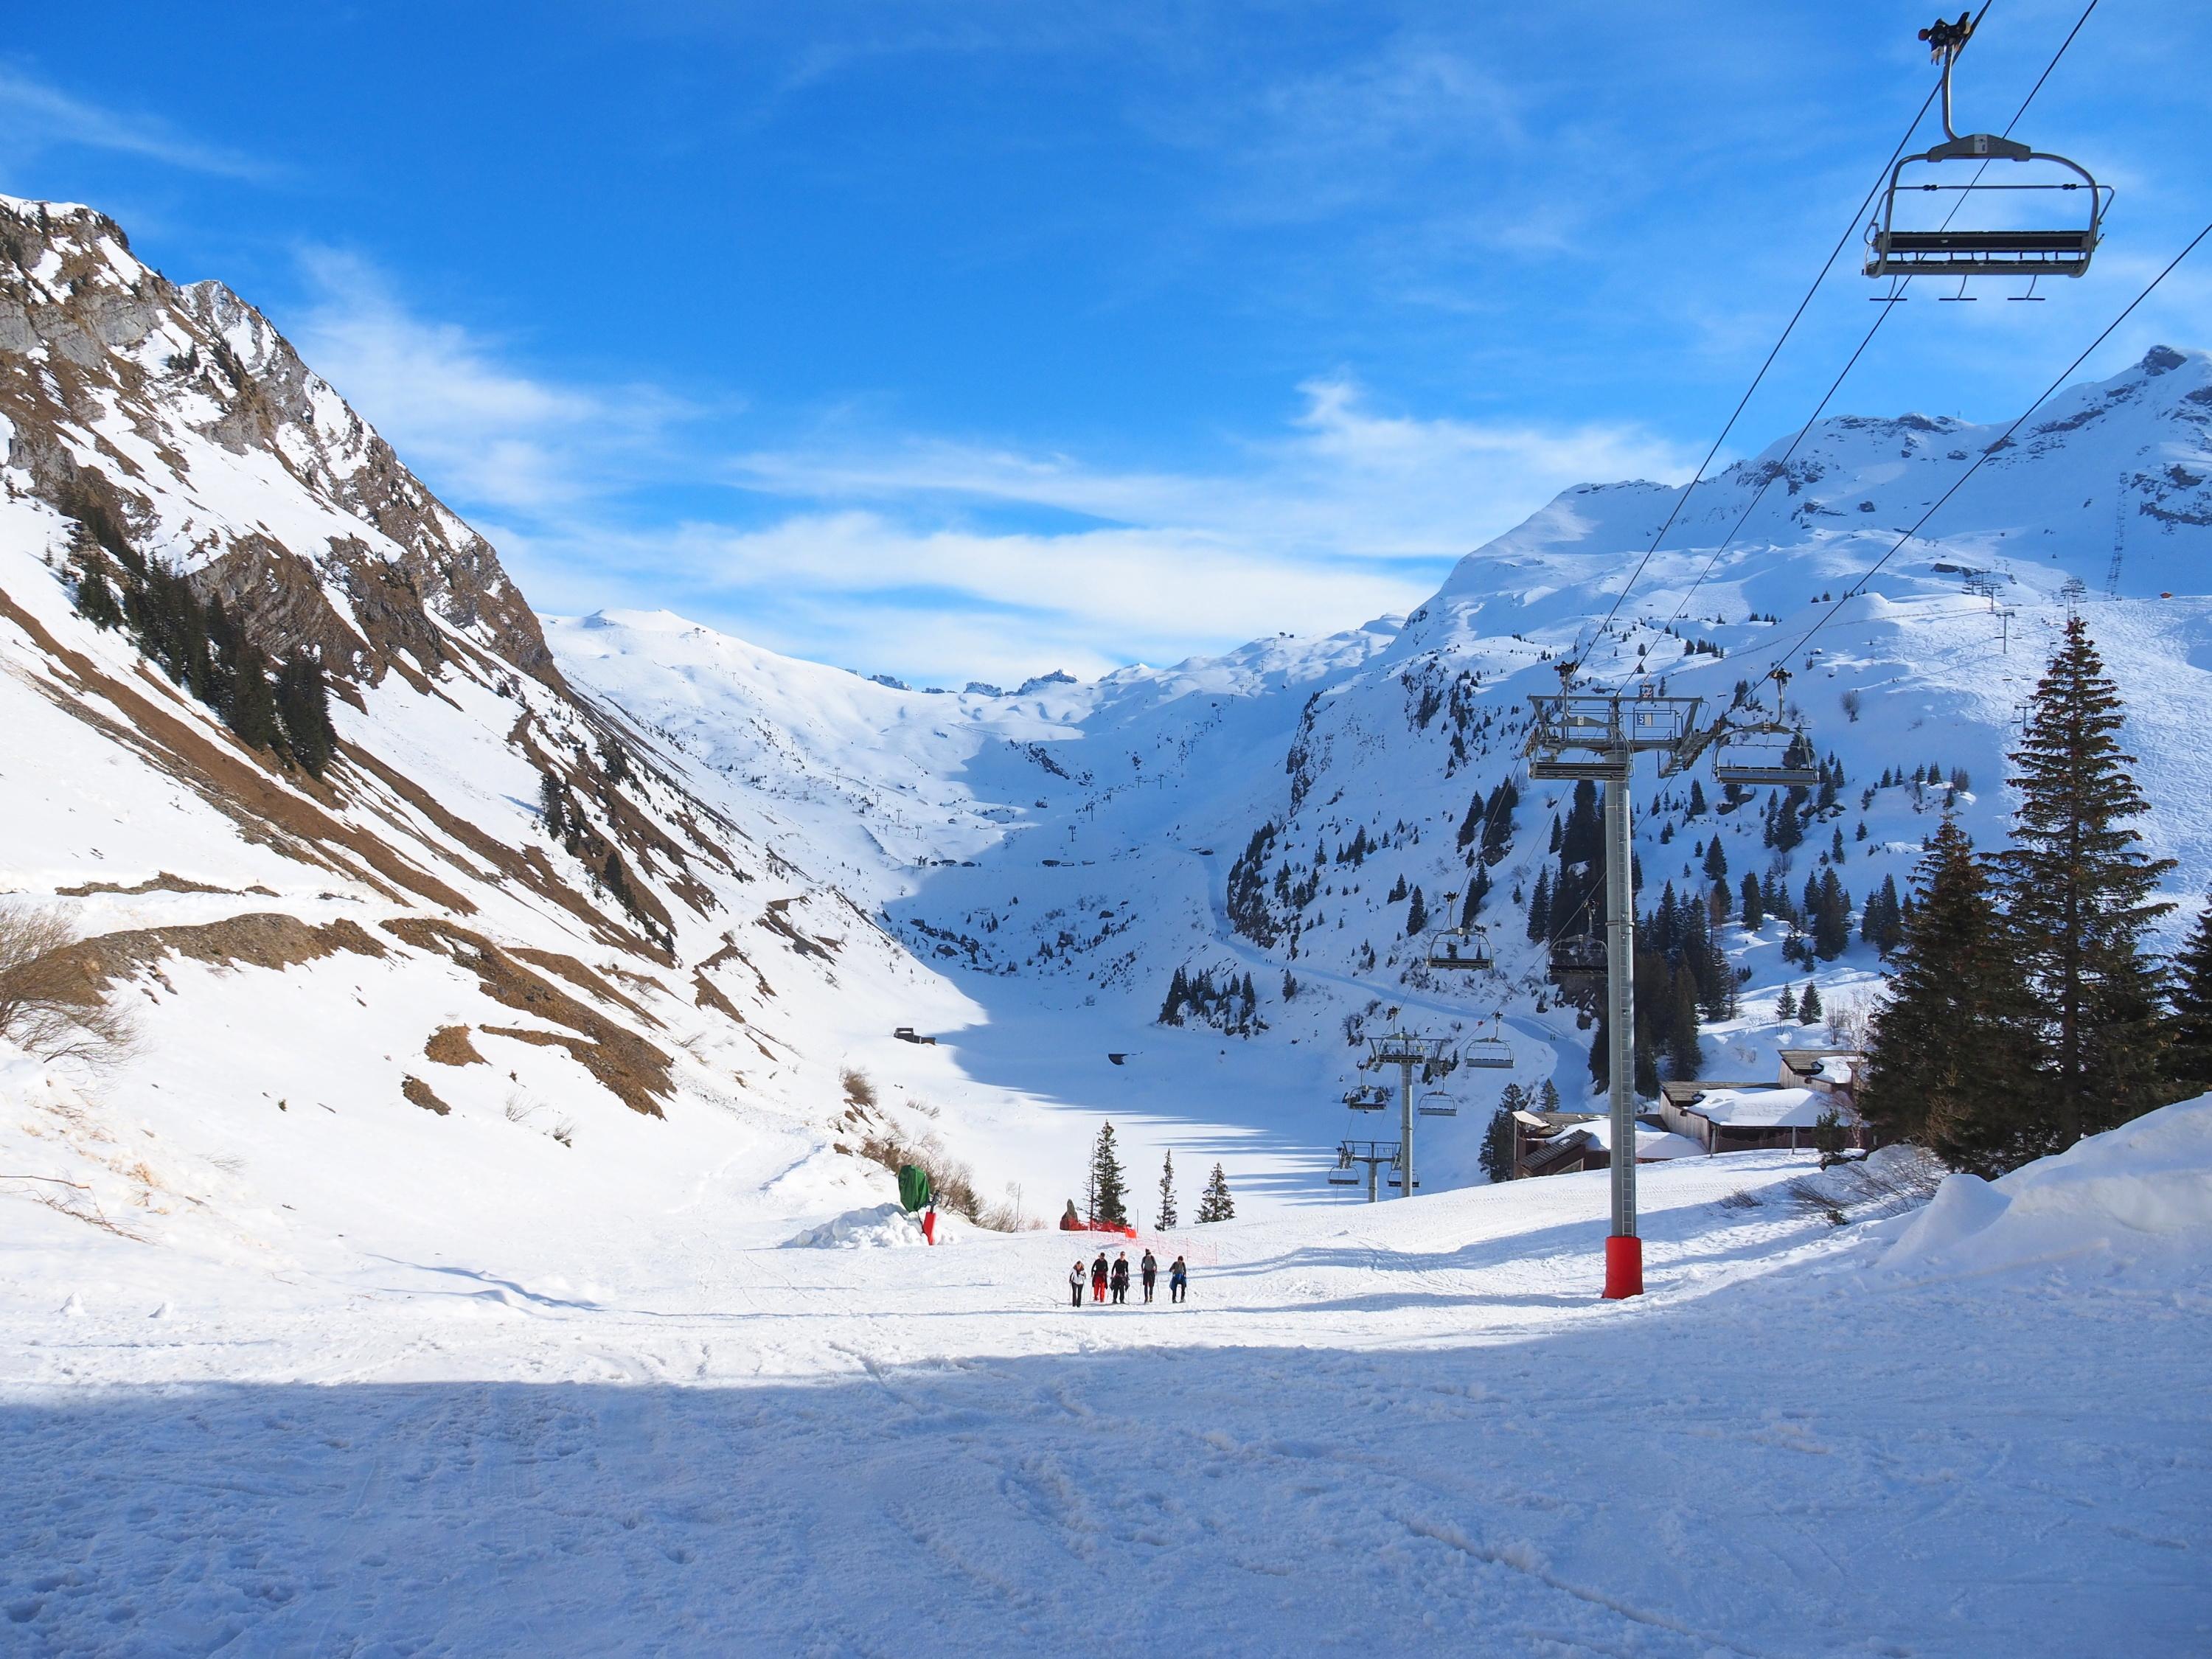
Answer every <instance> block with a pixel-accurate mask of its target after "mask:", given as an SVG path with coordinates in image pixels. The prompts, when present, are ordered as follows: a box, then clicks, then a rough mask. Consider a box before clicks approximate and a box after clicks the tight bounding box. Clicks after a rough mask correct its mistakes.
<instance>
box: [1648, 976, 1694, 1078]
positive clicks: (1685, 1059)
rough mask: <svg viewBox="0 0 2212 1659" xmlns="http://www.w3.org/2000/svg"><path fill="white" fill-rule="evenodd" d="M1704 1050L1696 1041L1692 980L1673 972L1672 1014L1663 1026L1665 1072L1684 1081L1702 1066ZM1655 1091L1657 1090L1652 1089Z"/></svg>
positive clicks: (1692, 1076)
mask: <svg viewBox="0 0 2212 1659" xmlns="http://www.w3.org/2000/svg"><path fill="white" fill-rule="evenodd" d="M1704 1069H1705V1054H1704V1052H1703V1050H1701V1049H1700V1048H1699V1045H1698V998H1697V986H1696V981H1694V980H1692V978H1691V976H1690V975H1689V974H1688V973H1686V972H1683V971H1679V970H1678V971H1677V972H1676V974H1675V975H1674V1019H1673V1021H1672V1023H1671V1024H1669V1025H1668V1030H1667V1075H1668V1077H1670V1078H1673V1079H1674V1080H1675V1081H1677V1082H1687V1081H1689V1080H1690V1079H1692V1078H1695V1077H1696V1076H1697V1075H1698V1073H1699V1072H1700V1071H1702V1070H1704ZM1652 1092H1653V1093H1654V1094H1656V1093H1657V1092H1658V1091H1657V1090H1656V1089H1654V1090H1653V1091H1652Z"/></svg>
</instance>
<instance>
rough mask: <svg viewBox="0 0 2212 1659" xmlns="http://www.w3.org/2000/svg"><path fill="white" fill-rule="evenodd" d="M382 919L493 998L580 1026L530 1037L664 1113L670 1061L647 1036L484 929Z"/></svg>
mask: <svg viewBox="0 0 2212 1659" xmlns="http://www.w3.org/2000/svg"><path fill="white" fill-rule="evenodd" d="M382 925H383V927H384V929H385V931H386V933H390V934H392V937H393V938H395V939H401V940H403V941H404V942H405V943H407V944H409V945H413V946H415V947H416V949H417V950H422V951H437V952H438V953H440V954H441V955H443V956H447V957H452V958H453V961H455V962H457V963H459V964H460V965H461V966H462V967H464V968H466V969H469V970H470V971H471V973H473V974H475V975H476V976H477V983H478V984H479V985H481V986H482V987H483V992H484V994H485V995H486V996H488V997H489V998H491V1000H493V1001H495V1002H497V1003H500V1004H501V1005H503V1006H507V1007H509V1008H513V1009H515V1010H517V1011H518V1012H522V1013H527V1014H533V1015H535V1016H537V1017H538V1018H540V1019H544V1020H550V1021H551V1022H552V1023H553V1024H556V1025H565V1026H567V1027H568V1029H569V1030H572V1031H574V1032H576V1033H577V1034H578V1036H580V1038H582V1039H583V1040H582V1041H581V1042H571V1041H569V1040H568V1039H567V1038H564V1037H560V1036H556V1035H554V1034H552V1033H539V1034H538V1036H534V1037H531V1038H528V1039H525V1040H526V1041H531V1042H540V1041H543V1042H558V1043H560V1044H561V1045H562V1047H564V1048H568V1051H569V1052H570V1053H571V1054H574V1055H575V1056H576V1059H577V1060H579V1061H580V1063H581V1064H582V1065H583V1066H584V1068H585V1069H586V1071H588V1072H590V1073H591V1074H592V1076H593V1077H594V1078H596V1079H598V1080H599V1085H600V1086H601V1087H603V1088H605V1090H606V1091H608V1092H609V1093H611V1094H612V1095H613V1096H614V1097H616V1098H617V1099H618V1100H620V1101H621V1102H622V1103H623V1105H625V1106H627V1107H629V1109H630V1110H632V1111H634V1112H641V1113H643V1114H644V1115H646V1116H647V1117H659V1116H661V1115H662V1112H661V1109H660V1102H661V1101H662V1100H664V1099H665V1098H666V1097H668V1095H669V1094H670V1093H671V1091H672V1088H673V1085H671V1082H670V1081H669V1076H668V1068H669V1066H670V1065H671V1060H670V1058H669V1056H668V1055H666V1054H663V1053H662V1052H661V1051H660V1050H659V1049H658V1048H654V1047H653V1044H651V1043H650V1042H647V1041H646V1040H645V1039H644V1038H643V1037H641V1036H638V1035H637V1034H636V1033H635V1032H634V1031H629V1030H624V1029H623V1027H621V1026H619V1025H617V1024H615V1023H614V1022H613V1021H612V1020H611V1019H609V1018H606V1017H605V1015H603V1014H601V1013H599V1012H596V1011H595V1010H593V1009H592V1008H590V1007H588V1006H586V1005H585V1004H583V1003H581V1002H579V1001H578V1000H576V999H575V998H574V997H572V996H570V995H569V994H568V993H567V992H566V991H563V990H562V989H561V988H560V987H558V986H556V985H555V984H553V983H552V981H550V980H547V979H544V978H541V977H540V976H539V975H537V974H534V973H532V972H531V971H530V969H527V968H526V967H524V966H523V965H522V964H521V963H519V962H517V961H516V960H515V959H514V957H513V956H511V955H509V954H508V953H507V951H503V950H501V948H500V947H499V946H498V945H494V944H493V943H492V942H491V941H490V940H489V939H485V938H484V937H483V935H481V934H478V933H471V932H470V931H469V930H468V929H466V928H465V927H454V926H453V924H452V923H450V922H446V921H437V920H435V918H432V917H428V916H398V917H394V918H392V920H390V921H386V922H385V923H383V924H382ZM482 1029H483V1030H484V1031H485V1032H486V1033H487V1034H490V1033H497V1034H498V1035H501V1036H513V1035H514V1033H513V1031H512V1030H507V1029H506V1028H503V1027H498V1026H490V1025H487V1026H484V1027H483V1028H482Z"/></svg>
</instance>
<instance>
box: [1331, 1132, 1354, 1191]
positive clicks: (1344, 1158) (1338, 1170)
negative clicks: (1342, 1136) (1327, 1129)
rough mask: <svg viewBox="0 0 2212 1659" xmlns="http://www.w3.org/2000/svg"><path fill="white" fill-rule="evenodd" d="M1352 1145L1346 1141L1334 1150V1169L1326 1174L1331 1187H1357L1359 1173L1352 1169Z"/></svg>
mask: <svg viewBox="0 0 2212 1659" xmlns="http://www.w3.org/2000/svg"><path fill="white" fill-rule="evenodd" d="M1328 1184H1329V1185H1330V1186H1332V1187H1357V1186H1358V1184H1359V1171H1358V1170H1355V1169H1353V1168H1352V1143H1351V1142H1350V1141H1348V1140H1347V1141H1345V1142H1344V1143H1343V1144H1342V1145H1340V1146H1338V1147H1337V1149H1336V1167H1335V1168H1334V1169H1333V1170H1330V1171H1329V1172H1328Z"/></svg>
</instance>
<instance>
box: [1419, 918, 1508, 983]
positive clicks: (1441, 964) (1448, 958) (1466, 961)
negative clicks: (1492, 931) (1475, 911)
mask: <svg viewBox="0 0 2212 1659" xmlns="http://www.w3.org/2000/svg"><path fill="white" fill-rule="evenodd" d="M1424 944H1425V947H1426V954H1427V956H1428V959H1429V966H1430V967H1431V968H1464V969H1474V970H1477V971H1480V972H1485V973H1486V972H1488V971H1489V970H1490V969H1492V968H1493V967H1495V966H1496V965H1497V963H1496V959H1495V958H1494V957H1492V955H1491V952H1490V935H1489V934H1488V933H1485V932H1484V931H1483V930H1482V929H1481V928H1480V927H1474V926H1473V925H1472V924H1470V925H1469V926H1468V927H1439V928H1437V929H1436V930H1434V931H1433V932H1431V933H1430V934H1429V935H1428V936H1427V938H1426V939H1425V941H1424Z"/></svg>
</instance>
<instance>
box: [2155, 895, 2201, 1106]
mask: <svg viewBox="0 0 2212 1659" xmlns="http://www.w3.org/2000/svg"><path fill="white" fill-rule="evenodd" d="M2166 1037H2167V1050H2166V1053H2167V1065H2168V1068H2169V1070H2170V1071H2171V1072H2172V1077H2173V1081H2174V1084H2175V1085H2176V1089H2177V1090H2178V1091H2179V1094H2180V1096H2181V1097H2183V1098H2187V1097H2189V1096H2191V1095H2195V1094H2200V1093H2202V1092H2203V1091H2205V1090H2207V1089H2212V903H2208V904H2207V905H2206V906H2205V907H2204V908H2203V911H2202V912H2201V913H2199V915H2197V926H2196V927H2195V928H2194V929H2192V930H2191V933H2190V935H2189V942H2188V943H2187V944H2186V945H2183V946H2182V948H2181V954H2180V955H2179V956H2178V957H2175V958H2174V960H2173V1015H2172V1018H2171V1019H2170V1020H2169V1021H2168V1022H2167V1024H2166Z"/></svg>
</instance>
